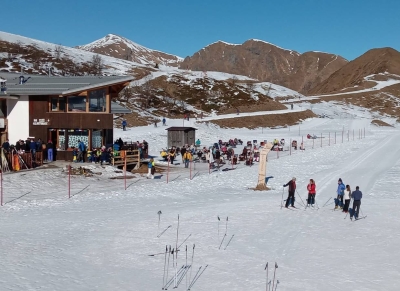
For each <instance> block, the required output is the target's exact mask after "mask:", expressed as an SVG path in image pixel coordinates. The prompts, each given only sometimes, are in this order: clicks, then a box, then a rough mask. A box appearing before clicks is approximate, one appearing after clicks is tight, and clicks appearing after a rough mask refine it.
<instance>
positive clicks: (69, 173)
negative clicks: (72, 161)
mask: <svg viewBox="0 0 400 291" xmlns="http://www.w3.org/2000/svg"><path fill="white" fill-rule="evenodd" d="M68 198H71V165H68Z"/></svg>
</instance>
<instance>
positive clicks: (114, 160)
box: [111, 150, 140, 167]
mask: <svg viewBox="0 0 400 291" xmlns="http://www.w3.org/2000/svg"><path fill="white" fill-rule="evenodd" d="M125 158H126V164H127V165H133V164H135V165H137V166H136V167H140V152H139V150H122V151H114V156H112V157H111V164H112V165H113V166H123V165H124V164H125Z"/></svg>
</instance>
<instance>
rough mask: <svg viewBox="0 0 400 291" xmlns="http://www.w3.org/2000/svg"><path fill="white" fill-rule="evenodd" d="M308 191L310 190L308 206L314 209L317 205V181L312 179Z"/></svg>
mask: <svg viewBox="0 0 400 291" xmlns="http://www.w3.org/2000/svg"><path fill="white" fill-rule="evenodd" d="M307 190H308V199H307V204H308V206H312V207H314V204H315V194H316V193H317V192H316V186H315V181H314V180H313V179H310V183H309V184H308V185H307Z"/></svg>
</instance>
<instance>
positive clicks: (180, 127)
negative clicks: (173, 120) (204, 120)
mask: <svg viewBox="0 0 400 291" xmlns="http://www.w3.org/2000/svg"><path fill="white" fill-rule="evenodd" d="M166 130H168V131H188V130H197V128H194V127H186V126H172V127H169V128H167V129H166Z"/></svg>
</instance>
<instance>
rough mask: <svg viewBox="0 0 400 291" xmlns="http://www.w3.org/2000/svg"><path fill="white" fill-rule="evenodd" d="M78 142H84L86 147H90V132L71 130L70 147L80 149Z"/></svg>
mask: <svg viewBox="0 0 400 291" xmlns="http://www.w3.org/2000/svg"><path fill="white" fill-rule="evenodd" d="M78 141H82V142H83V143H84V144H85V145H86V147H88V146H89V130H86V129H70V130H68V147H69V148H72V147H78Z"/></svg>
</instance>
